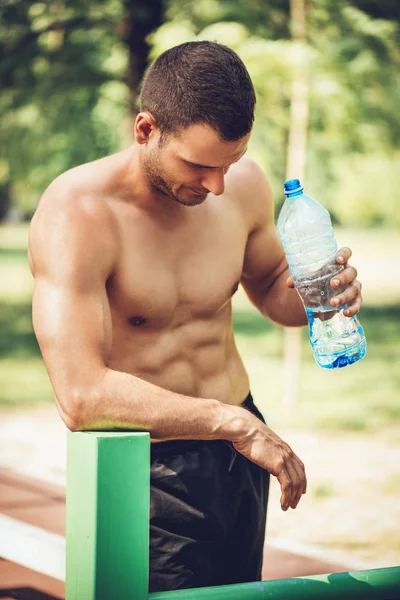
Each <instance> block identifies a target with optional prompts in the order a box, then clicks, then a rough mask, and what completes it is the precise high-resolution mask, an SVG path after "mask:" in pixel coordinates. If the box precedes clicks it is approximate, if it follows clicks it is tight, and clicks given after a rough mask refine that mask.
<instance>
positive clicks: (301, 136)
mask: <svg viewBox="0 0 400 600" xmlns="http://www.w3.org/2000/svg"><path fill="white" fill-rule="evenodd" d="M290 21H291V35H292V52H291V55H292V69H293V73H292V88H291V101H290V126H289V141H288V153H287V162H286V179H292V178H294V177H297V178H298V179H300V180H301V181H304V175H305V164H306V154H307V127H308V77H307V64H306V62H307V56H306V11H305V0H290ZM300 332H301V330H300V328H299V327H290V328H289V327H286V328H285V330H284V363H283V388H282V405H283V409H284V411H285V412H286V413H289V412H290V411H291V409H293V407H294V405H295V404H296V402H297V398H298V389H299V374H300V362H301V337H300Z"/></svg>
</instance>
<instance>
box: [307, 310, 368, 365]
mask: <svg viewBox="0 0 400 600" xmlns="http://www.w3.org/2000/svg"><path fill="white" fill-rule="evenodd" d="M345 308H346V305H345V306H341V307H340V308H337V309H334V310H332V308H330V309H329V310H321V309H312V308H307V309H306V312H307V319H308V324H309V328H310V344H311V347H312V350H313V353H314V358H315V360H316V361H317V363H318V364H319V366H320V367H323V368H324V369H337V368H342V367H347V366H348V365H352V364H353V363H355V362H357V361H358V360H360V359H361V358H363V356H365V354H366V352H367V343H366V340H365V336H364V331H363V329H362V327H361V325H360V323H359V321H358V319H357V318H356V317H355V316H354V317H346V316H345V315H344V313H343V310H344V309H345Z"/></svg>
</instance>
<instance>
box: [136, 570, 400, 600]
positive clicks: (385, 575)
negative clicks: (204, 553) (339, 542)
mask: <svg viewBox="0 0 400 600" xmlns="http://www.w3.org/2000/svg"><path fill="white" fill-rule="evenodd" d="M267 598H268V599H269V598H271V600H292V599H293V600H313V599H315V600H321V599H323V600H325V599H326V598H327V599H333V598H337V599H340V600H354V599H355V598H360V599H362V600H368V599H369V598H374V599H375V600H399V599H400V567H391V568H387V569H373V570H371V571H355V572H350V573H333V574H331V575H314V576H312V577H293V578H291V579H277V580H275V581H259V582H256V583H237V584H235V585H224V586H218V587H217V586H215V587H206V588H197V589H190V590H179V591H173V592H157V593H153V594H149V596H148V600H210V599H212V600H266V599H267Z"/></svg>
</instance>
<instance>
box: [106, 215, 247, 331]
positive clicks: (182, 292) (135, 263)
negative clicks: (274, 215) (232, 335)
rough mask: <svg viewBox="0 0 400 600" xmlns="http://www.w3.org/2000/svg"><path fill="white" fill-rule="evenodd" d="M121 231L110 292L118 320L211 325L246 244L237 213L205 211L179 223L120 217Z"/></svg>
mask: <svg viewBox="0 0 400 600" xmlns="http://www.w3.org/2000/svg"><path fill="white" fill-rule="evenodd" d="M187 210H189V211H190V210H192V211H194V210H196V209H195V208H191V207H189V208H188V209H187ZM199 213H200V211H199ZM191 217H196V215H194V214H193V215H191ZM119 231H120V252H119V262H118V265H117V269H116V272H115V275H114V277H113V278H112V280H111V281H110V284H109V290H108V292H109V298H110V304H111V308H112V310H113V312H114V314H116V315H117V317H118V318H120V319H123V320H124V321H128V322H129V323H130V324H132V325H136V326H139V325H146V326H147V327H149V326H151V327H154V328H155V329H159V328H164V327H169V326H171V327H179V326H180V325H185V324H186V323H188V322H192V321H193V320H203V319H204V320H209V319H211V318H213V317H214V316H215V315H218V313H220V312H222V311H223V309H224V307H226V306H227V304H229V302H230V299H231V297H232V295H233V294H234V293H235V291H236V289H237V287H238V284H239V281H240V278H241V273H242V267H243V260H244V253H245V247H246V242H247V229H246V226H245V224H244V222H243V218H242V217H241V215H240V214H239V213H238V211H235V210H230V211H225V212H224V211H222V210H221V211H218V210H217V211H210V212H204V213H203V214H199V218H198V219H197V220H196V219H195V218H193V219H192V218H190V219H188V220H187V221H183V222H182V223H178V224H174V223H172V222H169V223H168V222H167V223H165V222H160V221H158V220H155V221H154V220H151V219H150V218H143V217H142V216H140V218H138V216H137V215H132V217H131V218H127V216H125V218H122V215H121V218H120V219H119Z"/></svg>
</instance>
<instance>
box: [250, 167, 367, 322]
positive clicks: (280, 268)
mask: <svg viewBox="0 0 400 600" xmlns="http://www.w3.org/2000/svg"><path fill="white" fill-rule="evenodd" d="M246 171H247V173H246V175H247V179H248V186H247V198H248V199H249V210H251V212H252V222H251V225H250V233H249V236H248V240H247V245H246V252H245V259H244V263H243V270H242V276H241V283H242V285H243V287H244V289H245V291H246V293H247V295H248V297H249V298H250V300H251V301H252V303H253V304H254V305H255V306H256V307H257V308H258V310H259V311H260V312H261V313H262V314H263V315H264V316H266V317H268V318H269V319H271V320H272V321H275V322H276V323H279V324H280V325H285V326H288V327H290V326H302V325H306V324H307V318H306V313H305V310H304V306H303V304H302V302H301V300H300V297H299V295H298V294H297V292H296V290H295V289H294V284H293V280H292V278H291V277H290V274H289V268H288V265H287V262H286V258H285V253H284V251H283V248H282V244H281V242H280V239H279V237H278V234H277V231H276V228H275V224H274V201H273V196H272V191H271V187H270V185H269V183H268V181H267V179H266V177H265V175H264V173H263V172H262V170H261V169H260V167H258V165H256V163H254V162H253V161H248V162H247V165H246ZM350 257H351V250H350V249H349V248H342V249H341V250H339V252H338V254H337V256H336V261H337V263H338V264H341V265H344V269H343V271H342V272H341V273H340V274H339V275H336V276H335V277H333V278H332V280H331V282H330V283H331V286H332V287H333V288H334V289H335V288H339V289H340V288H343V286H346V287H345V289H344V291H341V292H340V294H339V295H338V296H335V297H334V298H332V300H331V304H332V306H333V307H336V306H343V305H344V304H348V307H347V308H346V310H345V314H346V316H353V315H355V314H356V313H358V312H359V310H360V309H361V305H362V296H361V284H360V282H359V281H357V279H356V277H357V271H356V269H355V268H354V267H352V266H350V265H349V264H348V260H349V258H350Z"/></svg>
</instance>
